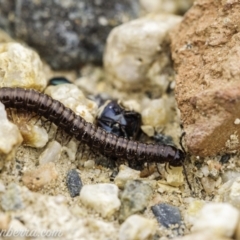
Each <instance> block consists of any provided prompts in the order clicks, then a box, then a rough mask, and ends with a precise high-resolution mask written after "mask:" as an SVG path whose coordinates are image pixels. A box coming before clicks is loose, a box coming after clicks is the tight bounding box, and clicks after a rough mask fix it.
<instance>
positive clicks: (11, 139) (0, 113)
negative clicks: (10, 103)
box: [0, 103, 23, 160]
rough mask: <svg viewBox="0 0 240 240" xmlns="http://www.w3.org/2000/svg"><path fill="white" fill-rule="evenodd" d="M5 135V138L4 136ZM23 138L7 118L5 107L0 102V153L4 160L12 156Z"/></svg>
mask: <svg viewBox="0 0 240 240" xmlns="http://www.w3.org/2000/svg"><path fill="white" fill-rule="evenodd" d="M6 136H7V138H6ZM22 141H23V138H22V136H21V134H20V132H19V130H18V128H17V126H16V125H14V124H13V123H11V122H10V121H9V120H8V118H7V113H6V111H5V107H4V105H3V104H2V103H0V153H1V155H2V156H4V158H5V159H6V160H10V159H11V158H13V157H14V155H15V151H16V148H17V147H18V146H19V145H20V144H21V143H22Z"/></svg>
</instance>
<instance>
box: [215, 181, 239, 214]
mask: <svg viewBox="0 0 240 240" xmlns="http://www.w3.org/2000/svg"><path fill="white" fill-rule="evenodd" d="M218 193H219V194H220V195H221V197H222V200H223V201H225V202H228V203H231V204H232V205H233V206H234V207H236V208H238V209H240V177H237V178H235V179H234V178H233V179H231V180H229V181H227V182H226V183H224V184H223V185H222V186H221V187H220V188H219V190H218Z"/></svg>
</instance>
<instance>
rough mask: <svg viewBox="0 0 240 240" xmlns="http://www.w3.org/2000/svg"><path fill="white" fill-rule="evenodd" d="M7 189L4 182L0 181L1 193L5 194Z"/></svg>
mask: <svg viewBox="0 0 240 240" xmlns="http://www.w3.org/2000/svg"><path fill="white" fill-rule="evenodd" d="M5 190H6V187H5V185H4V183H3V182H2V181H0V193H2V192H5Z"/></svg>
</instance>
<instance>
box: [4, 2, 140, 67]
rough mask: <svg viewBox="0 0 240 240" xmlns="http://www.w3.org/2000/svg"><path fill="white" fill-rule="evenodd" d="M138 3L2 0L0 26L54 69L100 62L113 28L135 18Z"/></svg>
mask: <svg viewBox="0 0 240 240" xmlns="http://www.w3.org/2000/svg"><path fill="white" fill-rule="evenodd" d="M138 12H139V4H138V1H137V0H121V1H117V0H111V1H104V0H38V1H32V0H24V1H22V0H15V1H13V0H0V27H1V28H3V29H5V30H6V31H7V32H9V33H10V34H11V35H12V36H14V37H17V38H19V39H21V40H23V41H25V42H27V43H28V44H29V45H30V46H31V47H33V48H35V49H36V50H37V51H38V52H39V54H40V55H41V57H42V58H43V59H45V60H46V61H47V62H48V63H49V64H50V65H51V66H52V68H54V69H69V68H78V67H79V66H81V65H82V64H85V63H86V62H94V63H101V61H102V54H103V49H104V45H105V42H106V38H107V36H108V34H109V32H110V31H111V29H112V28H113V27H115V26H117V25H119V24H121V23H123V22H126V21H128V20H131V19H133V18H136V17H137V16H138Z"/></svg>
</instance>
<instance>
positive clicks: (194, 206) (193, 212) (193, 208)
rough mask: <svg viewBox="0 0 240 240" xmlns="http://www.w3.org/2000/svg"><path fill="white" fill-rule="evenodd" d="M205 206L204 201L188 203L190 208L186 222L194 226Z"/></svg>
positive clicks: (187, 211)
mask: <svg viewBox="0 0 240 240" xmlns="http://www.w3.org/2000/svg"><path fill="white" fill-rule="evenodd" d="M204 204H205V202H204V201H202V200H192V201H191V202H190V203H188V208H187V210H186V212H185V213H186V215H185V217H184V219H185V221H187V222H189V223H191V224H193V223H194V222H195V221H196V218H198V216H199V212H200V210H201V209H202V208H203V206H204Z"/></svg>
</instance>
